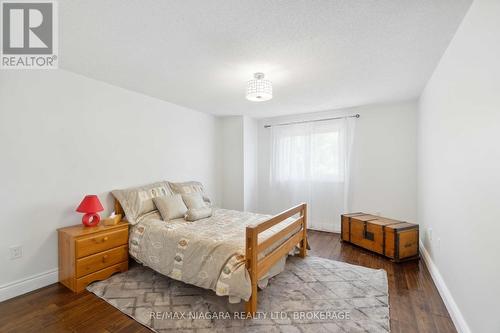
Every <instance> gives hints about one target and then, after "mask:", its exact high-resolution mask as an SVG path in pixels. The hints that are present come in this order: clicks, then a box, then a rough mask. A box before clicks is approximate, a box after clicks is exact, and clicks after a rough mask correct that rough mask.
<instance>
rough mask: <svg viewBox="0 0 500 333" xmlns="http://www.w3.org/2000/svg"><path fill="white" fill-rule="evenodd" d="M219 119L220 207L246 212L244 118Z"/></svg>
mask: <svg viewBox="0 0 500 333" xmlns="http://www.w3.org/2000/svg"><path fill="white" fill-rule="evenodd" d="M217 119H218V125H217V128H218V131H217V133H218V141H219V147H220V149H219V151H218V160H219V161H220V162H219V163H220V167H219V172H220V173H221V175H220V177H219V178H220V180H221V201H220V206H221V207H223V208H226V209H235V210H244V206H245V204H244V168H243V164H244V154H243V151H244V149H243V147H244V144H243V128H244V127H243V117H241V116H229V117H219V118H217Z"/></svg>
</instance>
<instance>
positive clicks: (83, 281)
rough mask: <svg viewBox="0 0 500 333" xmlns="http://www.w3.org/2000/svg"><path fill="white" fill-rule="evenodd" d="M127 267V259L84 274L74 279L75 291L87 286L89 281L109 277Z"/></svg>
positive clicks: (123, 270)
mask: <svg viewBox="0 0 500 333" xmlns="http://www.w3.org/2000/svg"><path fill="white" fill-rule="evenodd" d="M127 269H128V261H124V262H122V263H119V264H116V265H113V266H110V267H108V268H105V269H101V270H100V271H97V272H94V273H91V274H88V275H85V276H84V277H81V278H79V279H76V290H75V291H76V292H80V291H82V290H84V289H85V287H87V285H88V284H89V283H90V282H94V281H99V280H104V279H107V278H109V277H110V276H111V275H113V274H114V273H118V272H125V271H126V270H127Z"/></svg>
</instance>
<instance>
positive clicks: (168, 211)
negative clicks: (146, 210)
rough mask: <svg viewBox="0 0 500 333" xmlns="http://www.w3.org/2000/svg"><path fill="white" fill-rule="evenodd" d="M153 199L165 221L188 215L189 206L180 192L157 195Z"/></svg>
mask: <svg viewBox="0 0 500 333" xmlns="http://www.w3.org/2000/svg"><path fill="white" fill-rule="evenodd" d="M153 201H154V203H155V205H156V208H158V211H160V214H161V217H162V218H163V220H164V221H170V220H173V219H178V218H183V217H184V215H186V212H187V207H186V205H185V204H184V201H182V196H181V195H180V194H174V195H169V196H161V197H156V198H154V199H153Z"/></svg>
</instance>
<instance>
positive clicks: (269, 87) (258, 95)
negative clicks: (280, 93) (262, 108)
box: [246, 73, 273, 102]
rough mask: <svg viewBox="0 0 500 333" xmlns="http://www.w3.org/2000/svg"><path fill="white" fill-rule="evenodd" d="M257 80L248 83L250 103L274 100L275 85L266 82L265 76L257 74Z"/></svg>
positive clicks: (247, 95)
mask: <svg viewBox="0 0 500 333" xmlns="http://www.w3.org/2000/svg"><path fill="white" fill-rule="evenodd" d="M254 77H255V79H253V80H250V81H248V83H247V94H246V97H247V99H248V100H249V101H253V102H264V101H268V100H270V99H271V98H273V84H272V82H271V81H269V80H264V74H262V73H255V74H254Z"/></svg>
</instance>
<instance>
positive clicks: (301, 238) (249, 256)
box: [245, 203, 307, 316]
mask: <svg viewBox="0 0 500 333" xmlns="http://www.w3.org/2000/svg"><path fill="white" fill-rule="evenodd" d="M296 214H299V217H298V218H296V219H295V221H294V222H292V223H291V224H290V225H288V226H287V227H286V228H284V229H282V230H280V231H279V232H277V233H276V234H274V235H272V236H271V237H269V238H268V239H266V240H265V241H263V242H260V243H259V240H258V239H259V234H260V233H261V232H263V231H265V230H267V229H269V228H271V227H272V226H275V225H277V224H279V223H281V222H283V221H285V220H286V219H287V218H289V217H292V216H294V215H296ZM299 227H300V229H299V231H297V232H296V233H295V234H294V235H293V236H292V237H290V238H289V239H288V240H287V241H286V242H284V243H283V244H281V245H280V246H279V247H277V248H276V249H274V250H273V251H271V252H269V253H268V254H266V256H265V257H263V258H262V259H260V260H258V259H257V258H258V255H259V253H261V252H263V251H264V250H266V249H267V248H269V247H270V246H271V245H273V243H275V242H276V241H278V240H279V239H281V238H283V237H285V236H286V235H287V234H289V233H290V232H292V231H293V230H294V229H296V228H299ZM299 243H300V253H299V256H300V257H301V258H305V256H306V255H307V204H306V203H301V204H300V205H297V206H295V207H292V208H290V209H288V210H286V211H284V212H282V213H280V214H278V215H275V216H273V217H272V218H270V219H269V220H267V221H264V222H261V223H259V224H255V225H252V226H248V227H247V229H246V245H245V258H246V266H247V270H248V273H249V274H250V281H251V283H252V295H251V296H250V299H249V300H248V302H247V303H246V305H245V311H246V312H247V314H248V315H249V316H254V315H255V313H256V312H257V281H259V279H260V278H261V277H262V276H264V275H265V274H266V273H267V272H268V271H269V269H270V268H271V267H272V266H273V265H274V264H275V263H276V262H278V261H279V260H280V259H281V258H283V257H284V256H286V255H287V254H288V252H290V251H291V250H292V249H293V248H294V247H295V246H296V245H297V244H299Z"/></svg>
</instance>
